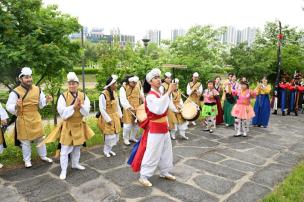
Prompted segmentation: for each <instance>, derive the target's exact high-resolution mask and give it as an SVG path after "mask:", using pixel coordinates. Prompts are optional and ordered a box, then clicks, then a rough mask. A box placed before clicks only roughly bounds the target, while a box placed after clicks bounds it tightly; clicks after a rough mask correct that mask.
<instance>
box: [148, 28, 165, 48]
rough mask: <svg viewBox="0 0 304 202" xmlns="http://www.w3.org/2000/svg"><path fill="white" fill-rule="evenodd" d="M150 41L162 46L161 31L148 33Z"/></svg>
mask: <svg viewBox="0 0 304 202" xmlns="http://www.w3.org/2000/svg"><path fill="white" fill-rule="evenodd" d="M146 37H147V38H148V39H150V40H151V42H152V43H156V44H157V45H160V42H161V31H160V30H149V31H148V32H147V36H146Z"/></svg>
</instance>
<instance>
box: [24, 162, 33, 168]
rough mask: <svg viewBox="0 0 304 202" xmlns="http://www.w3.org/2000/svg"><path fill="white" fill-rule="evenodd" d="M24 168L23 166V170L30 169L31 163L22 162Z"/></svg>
mask: <svg viewBox="0 0 304 202" xmlns="http://www.w3.org/2000/svg"><path fill="white" fill-rule="evenodd" d="M24 166H25V168H30V167H32V163H31V162H30V161H29V162H24Z"/></svg>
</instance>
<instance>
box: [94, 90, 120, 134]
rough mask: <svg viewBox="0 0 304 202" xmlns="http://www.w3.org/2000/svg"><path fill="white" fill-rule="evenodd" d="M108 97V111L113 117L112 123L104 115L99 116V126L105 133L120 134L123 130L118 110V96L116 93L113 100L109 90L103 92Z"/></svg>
mask: <svg viewBox="0 0 304 202" xmlns="http://www.w3.org/2000/svg"><path fill="white" fill-rule="evenodd" d="M102 93H103V94H104V95H105V98H106V112H107V114H108V115H109V116H110V118H111V120H112V121H111V124H109V123H107V122H106V121H105V120H104V119H103V117H102V116H100V117H99V124H98V126H99V128H100V130H101V131H102V132H103V134H104V135H113V134H118V133H119V132H120V131H121V125H120V118H119V114H118V112H117V102H118V98H117V96H116V95H115V93H114V98H115V99H114V100H111V96H110V93H109V91H107V90H104V91H103V92H102Z"/></svg>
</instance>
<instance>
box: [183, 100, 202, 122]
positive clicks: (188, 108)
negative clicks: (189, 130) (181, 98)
mask: <svg viewBox="0 0 304 202" xmlns="http://www.w3.org/2000/svg"><path fill="white" fill-rule="evenodd" d="M181 112H182V117H183V118H184V119H185V120H187V121H194V120H196V119H198V117H199V115H200V113H199V112H200V109H199V107H198V106H197V105H196V104H195V103H193V102H185V103H184V105H183V107H182V109H181Z"/></svg>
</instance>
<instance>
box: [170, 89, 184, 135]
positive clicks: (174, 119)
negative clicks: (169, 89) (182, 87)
mask: <svg viewBox="0 0 304 202" xmlns="http://www.w3.org/2000/svg"><path fill="white" fill-rule="evenodd" d="M172 101H173V104H174V106H175V107H176V109H180V107H181V106H180V101H181V93H180V91H179V90H178V91H175V92H173V93H172ZM168 121H169V128H170V129H174V124H182V123H184V122H185V120H184V118H183V117H182V115H181V113H175V112H173V111H171V110H169V111H168Z"/></svg>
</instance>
